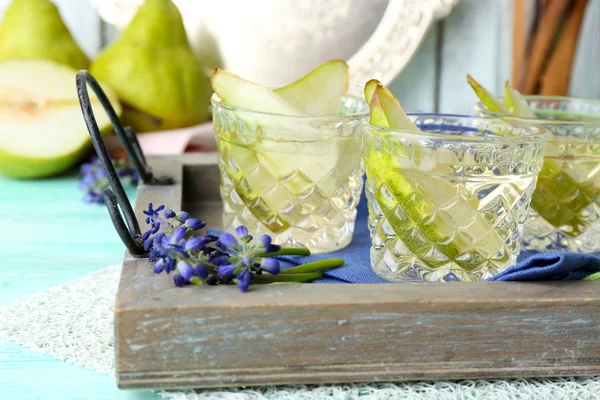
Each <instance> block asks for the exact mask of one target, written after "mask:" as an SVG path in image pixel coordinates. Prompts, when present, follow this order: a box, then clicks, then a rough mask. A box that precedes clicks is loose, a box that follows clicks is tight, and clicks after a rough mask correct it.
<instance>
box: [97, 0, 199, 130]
mask: <svg viewBox="0 0 600 400" xmlns="http://www.w3.org/2000/svg"><path fill="white" fill-rule="evenodd" d="M90 71H91V73H92V74H93V75H94V76H95V77H96V78H98V79H100V80H102V81H103V82H106V83H107V84H108V85H109V86H111V87H112V88H113V89H114V90H115V91H116V93H117V95H118V96H119V98H120V100H121V102H122V103H123V106H124V107H123V122H124V123H125V124H128V125H131V126H132V127H133V128H134V129H135V130H136V131H138V132H148V131H153V130H166V129H176V128H182V127H186V126H192V125H196V124H199V123H202V122H204V121H206V119H207V118H208V104H209V92H208V87H207V81H206V77H205V75H204V70H203V67H202V65H201V64H200V62H199V61H198V59H197V58H196V57H195V55H194V53H193V51H192V49H191V47H190V44H189V42H188V38H187V35H186V32H185V29H184V26H183V21H182V18H181V14H180V13H179V10H178V9H177V7H176V6H175V4H173V3H172V2H171V0H146V1H145V2H144V3H143V4H142V5H141V6H140V8H139V9H138V11H137V13H136V14H135V16H134V17H133V19H132V20H131V22H130V23H129V25H128V26H127V27H126V28H125V30H124V31H123V32H122V33H121V36H120V37H119V38H118V39H117V41H115V42H114V43H113V44H112V45H110V46H109V47H107V48H106V49H104V50H103V51H102V52H101V53H100V55H98V58H97V59H96V60H95V61H94V62H93V63H92V66H91V69H90Z"/></svg>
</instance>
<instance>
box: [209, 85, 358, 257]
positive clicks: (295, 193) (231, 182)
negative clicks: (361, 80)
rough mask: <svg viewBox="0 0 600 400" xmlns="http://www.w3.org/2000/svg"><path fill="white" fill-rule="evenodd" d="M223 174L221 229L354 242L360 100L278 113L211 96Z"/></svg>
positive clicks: (315, 245) (308, 241) (320, 247)
mask: <svg viewBox="0 0 600 400" xmlns="http://www.w3.org/2000/svg"><path fill="white" fill-rule="evenodd" d="M212 105H213V126H214V130H215V133H216V137H217V147H218V165H219V170H220V173H221V186H220V191H221V199H222V201H223V228H224V229H225V230H227V231H230V230H234V229H235V228H236V227H237V226H239V225H245V226H246V227H247V228H248V230H249V231H250V232H252V233H253V234H255V235H260V234H263V233H266V234H268V235H270V236H271V237H272V239H273V243H277V244H279V245H282V246H286V247H305V248H308V249H309V250H310V251H311V252H313V253H320V252H330V251H334V250H337V249H341V248H343V247H345V246H347V245H348V244H349V243H350V241H351V240H352V234H353V232H354V222H355V220H356V213H357V211H356V206H357V205H358V202H359V200H360V194H361V192H362V188H363V175H364V171H363V168H362V162H361V137H360V120H361V119H362V118H363V117H364V116H366V115H367V114H368V106H367V104H366V103H365V102H364V101H363V100H362V99H360V98H358V97H353V96H346V97H344V98H343V99H342V102H341V105H340V108H339V109H338V112H337V114H334V115H323V116H298V115H282V114H272V113H264V112H255V111H251V110H246V109H240V108H235V107H231V106H228V105H225V104H223V103H222V102H221V101H220V99H219V97H218V96H217V95H216V94H215V95H213V97H212Z"/></svg>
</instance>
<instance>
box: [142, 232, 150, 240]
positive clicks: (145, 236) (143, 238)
mask: <svg viewBox="0 0 600 400" xmlns="http://www.w3.org/2000/svg"><path fill="white" fill-rule="evenodd" d="M150 235H152V229H148V230H147V231H146V232H144V234H143V235H142V240H144V241H145V240H146V239H148V238H149V237H150Z"/></svg>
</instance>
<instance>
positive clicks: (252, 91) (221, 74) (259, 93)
mask: <svg viewBox="0 0 600 400" xmlns="http://www.w3.org/2000/svg"><path fill="white" fill-rule="evenodd" d="M210 82H211V84H212V87H213V90H214V91H215V93H216V94H217V96H219V97H220V98H221V101H223V103H225V104H227V105H229V106H232V107H235V108H240V109H244V110H252V111H256V112H263V113H270V114H283V115H303V114H305V113H303V112H302V111H301V110H299V109H298V108H296V107H294V106H293V105H292V104H290V103H288V102H287V101H286V100H285V99H284V98H283V97H282V96H280V95H278V94H277V93H275V92H273V91H272V90H271V89H269V88H266V87H264V86H261V85H259V84H257V83H254V82H250V81H248V80H246V79H243V78H241V77H239V76H237V75H235V74H232V73H231V72H228V71H225V70H223V69H220V68H217V69H216V70H215V71H214V72H213V74H212V77H211V78H210Z"/></svg>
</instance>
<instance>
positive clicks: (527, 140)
mask: <svg viewBox="0 0 600 400" xmlns="http://www.w3.org/2000/svg"><path fill="white" fill-rule="evenodd" d="M410 117H411V118H412V119H413V120H414V122H415V123H416V124H417V126H419V128H420V129H421V130H422V132H409V131H402V130H393V129H385V128H379V127H376V126H373V125H370V124H369V123H368V122H366V120H365V121H363V132H364V135H363V137H364V144H363V158H364V164H365V170H366V173H367V183H366V194H367V199H368V202H369V230H370V233H371V239H372V246H371V266H372V268H373V270H374V271H375V272H376V273H377V274H378V275H380V276H381V277H383V278H384V279H387V280H389V281H393V282H435V281H456V280H461V281H475V280H479V279H484V278H488V277H490V276H493V275H495V274H497V273H499V272H501V271H502V270H504V269H505V268H507V267H509V266H510V265H512V264H514V262H515V260H516V258H517V256H518V254H519V252H520V249H521V233H522V230H523V224H524V223H525V221H526V219H527V212H528V208H529V202H530V200H531V194H532V193H533V190H534V188H535V182H536V177H537V174H538V172H539V171H540V169H541V165H542V151H543V146H544V143H545V137H546V135H545V133H544V129H543V128H538V127H530V126H527V125H523V124H519V123H507V122H504V121H502V120H499V119H487V118H478V117H462V116H452V115H435V114H413V115H411V116H410Z"/></svg>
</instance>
